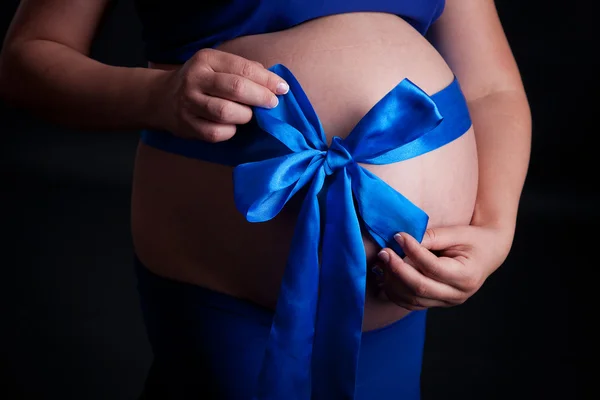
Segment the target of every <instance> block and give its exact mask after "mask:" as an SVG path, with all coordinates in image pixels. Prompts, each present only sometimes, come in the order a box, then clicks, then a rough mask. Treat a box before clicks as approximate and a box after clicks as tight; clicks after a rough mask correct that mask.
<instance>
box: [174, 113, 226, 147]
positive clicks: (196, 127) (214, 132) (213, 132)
mask: <svg viewBox="0 0 600 400" xmlns="http://www.w3.org/2000/svg"><path fill="white" fill-rule="evenodd" d="M186 122H187V125H188V126H187V127H186V128H187V129H185V130H184V132H182V135H183V136H184V137H189V138H192V139H200V140H204V141H206V142H209V143H217V142H223V141H225V140H229V139H231V138H232V137H233V135H235V131H236V126H235V125H230V124H219V123H217V122H213V121H209V120H206V119H202V118H194V117H189V118H187V121H186Z"/></svg>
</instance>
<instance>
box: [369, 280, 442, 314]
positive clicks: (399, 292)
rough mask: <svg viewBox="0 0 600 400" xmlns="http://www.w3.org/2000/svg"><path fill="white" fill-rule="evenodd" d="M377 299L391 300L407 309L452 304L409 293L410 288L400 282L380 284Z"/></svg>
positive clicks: (422, 308) (421, 308)
mask: <svg viewBox="0 0 600 400" xmlns="http://www.w3.org/2000/svg"><path fill="white" fill-rule="evenodd" d="M378 297H379V299H381V300H383V301H391V302H393V303H395V304H396V305H398V306H400V307H402V308H406V309H407V310H413V311H414V310H424V309H426V308H433V307H450V306H451V305H452V304H450V303H448V302H446V301H442V300H435V299H428V298H425V297H418V296H415V295H413V294H411V293H410V290H409V289H408V288H407V287H405V286H404V285H403V284H402V283H398V282H395V283H394V284H393V285H392V284H387V285H386V284H382V285H381V287H380V290H379V292H378Z"/></svg>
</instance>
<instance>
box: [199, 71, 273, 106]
mask: <svg viewBox="0 0 600 400" xmlns="http://www.w3.org/2000/svg"><path fill="white" fill-rule="evenodd" d="M202 89H203V91H204V93H205V94H208V95H211V96H215V97H221V98H224V99H228V100H231V101H235V102H238V103H242V104H246V105H249V106H257V107H264V108H274V107H276V106H277V104H278V103H279V100H278V99H277V96H276V95H274V94H273V93H271V91H270V90H269V89H267V88H266V87H264V86H261V85H259V84H258V83H256V82H253V81H252V80H250V79H247V78H244V77H243V76H239V75H234V74H228V73H221V72H219V73H216V74H215V75H214V78H213V79H212V80H210V81H205V83H204V87H203V88H202Z"/></svg>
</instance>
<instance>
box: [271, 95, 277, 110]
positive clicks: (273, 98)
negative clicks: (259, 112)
mask: <svg viewBox="0 0 600 400" xmlns="http://www.w3.org/2000/svg"><path fill="white" fill-rule="evenodd" d="M277 104H279V99H278V98H277V96H273V97H271V102H270V103H269V107H271V108H275V107H277Z"/></svg>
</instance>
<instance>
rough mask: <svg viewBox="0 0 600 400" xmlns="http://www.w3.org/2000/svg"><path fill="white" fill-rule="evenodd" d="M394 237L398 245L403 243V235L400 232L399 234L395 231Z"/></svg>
mask: <svg viewBox="0 0 600 400" xmlns="http://www.w3.org/2000/svg"><path fill="white" fill-rule="evenodd" d="M394 239H395V240H396V242H398V244H399V245H400V246H403V245H404V236H402V235H401V234H399V233H396V234H395V235H394Z"/></svg>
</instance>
